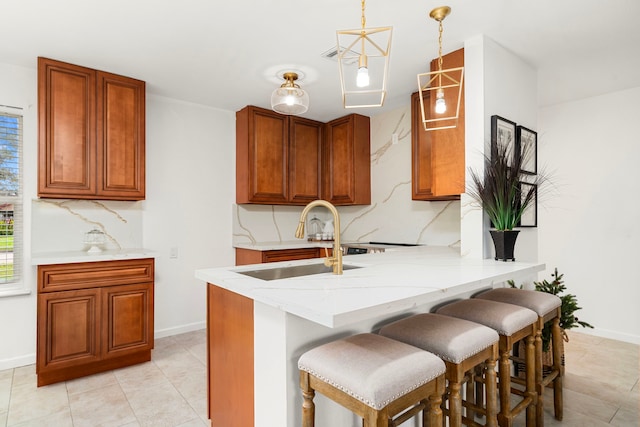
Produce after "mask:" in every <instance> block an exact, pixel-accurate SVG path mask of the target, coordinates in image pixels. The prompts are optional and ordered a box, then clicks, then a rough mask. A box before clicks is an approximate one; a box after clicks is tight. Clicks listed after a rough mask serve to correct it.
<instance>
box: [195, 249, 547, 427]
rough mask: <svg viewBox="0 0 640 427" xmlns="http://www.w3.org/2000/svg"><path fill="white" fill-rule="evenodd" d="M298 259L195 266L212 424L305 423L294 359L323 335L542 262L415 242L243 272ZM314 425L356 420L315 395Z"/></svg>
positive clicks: (472, 289)
mask: <svg viewBox="0 0 640 427" xmlns="http://www.w3.org/2000/svg"><path fill="white" fill-rule="evenodd" d="M321 263H322V260H318V259H315V260H302V261H290V262H280V263H272V264H260V265H251V266H242V267H229V268H211V269H202V270H197V271H196V273H195V275H196V277H197V278H198V279H200V280H203V281H204V282H206V283H207V284H208V285H207V328H208V346H209V347H208V364H207V365H208V372H209V416H210V418H211V420H212V423H211V425H212V426H214V427H215V426H228V425H237V426H242V427H244V426H252V425H255V426H257V427H270V426H289V427H294V426H299V425H301V405H302V397H301V395H300V391H299V385H298V382H299V377H298V369H297V360H298V358H299V357H300V355H301V354H302V353H304V352H305V351H307V350H309V349H311V348H313V347H316V346H318V345H320V344H322V343H325V342H328V341H331V340H334V339H337V338H340V337H344V336H347V335H351V334H355V333H358V332H363V331H367V332H369V331H372V330H376V329H378V328H379V327H380V326H381V325H383V324H385V323H388V322H390V321H392V320H395V319H397V318H400V317H404V316H407V315H408V314H410V313H416V312H425V311H430V310H431V309H432V308H433V307H435V306H437V305H439V304H442V303H444V302H445V301H451V300H454V299H457V298H464V297H468V296H470V295H472V294H474V293H476V292H478V291H479V290H481V289H486V288H491V287H494V286H501V284H502V283H503V282H505V281H506V280H509V279H514V280H515V281H516V282H518V283H520V282H522V281H531V280H535V279H537V276H536V274H537V273H538V272H539V271H541V270H543V269H544V264H531V263H521V262H497V261H494V260H493V259H485V260H481V259H466V258H463V257H460V255H459V251H458V250H457V249H453V248H448V247H428V246H421V247H413V248H406V249H401V250H396V251H391V252H386V253H374V254H366V255H352V256H345V257H344V265H345V271H344V274H343V275H333V274H331V273H323V274H315V275H308V276H299V277H290V278H287V279H279V280H261V279H257V278H254V277H250V276H247V275H245V274H242V272H247V271H250V270H251V271H255V270H270V269H274V268H280V267H287V266H301V265H310V264H321ZM316 408H317V413H316V416H317V422H318V425H335V426H338V425H340V426H342V425H345V426H348V425H358V424H357V422H356V421H355V420H354V418H353V415H352V414H351V413H350V412H349V411H346V410H344V409H343V408H341V407H339V406H338V405H336V404H334V403H333V402H331V401H330V400H328V399H325V398H324V397H323V396H320V395H318V396H317V397H316Z"/></svg>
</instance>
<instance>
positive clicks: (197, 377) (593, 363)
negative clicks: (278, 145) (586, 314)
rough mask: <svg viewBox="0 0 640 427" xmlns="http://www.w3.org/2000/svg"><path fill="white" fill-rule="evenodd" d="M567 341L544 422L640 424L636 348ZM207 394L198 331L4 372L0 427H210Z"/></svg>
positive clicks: (589, 339) (586, 338) (580, 338)
mask: <svg viewBox="0 0 640 427" xmlns="http://www.w3.org/2000/svg"><path fill="white" fill-rule="evenodd" d="M569 336H570V341H569V342H568V343H567V344H566V346H565V354H566V364H567V366H566V375H565V388H564V420H563V421H562V422H560V421H557V420H555V419H554V418H553V415H552V411H553V409H552V405H551V404H550V403H551V402H552V401H553V394H552V392H551V390H549V391H548V392H547V394H546V395H545V396H546V402H548V403H549V404H548V405H546V407H545V412H546V417H545V425H546V426H549V427H553V426H563V427H582V426H589V427H591V426H594V427H599V426H601V427H604V426H619V427H637V426H640V415H639V413H640V405H639V404H640V385H639V384H638V380H639V376H640V365H639V363H640V362H639V356H640V351H639V346H637V345H633V344H628V343H624V342H620V341H613V340H608V339H604V338H598V337H594V336H590V335H586V334H582V333H579V332H574V331H569ZM206 396H207V386H206V337H205V331H204V330H201V331H195V332H189V333H186V334H182V335H176V336H173V337H167V338H161V339H158V340H156V348H155V350H154V351H153V356H152V361H151V362H148V363H144V364H141V365H137V366H132V367H129V368H124V369H118V370H115V371H112V372H107V373H103V374H98V375H93V376H90V377H86V378H81V379H77V380H73V381H67V382H64V383H59V384H52V385H49V386H45V387H40V388H37V387H36V377H35V368H34V366H33V365H31V366H25V367H21V368H16V369H9V370H6V371H0V426H11V427H14V426H20V427H24V426H33V427H35V426H37V427H40V426H47V427H66V426H72V427H80V426H90V427H96V426H123V427H135V426H167V427H177V426H182V427H192V426H193V427H196V426H207V425H209V422H208V420H207V403H206ZM523 415H524V414H522V415H521V416H519V417H518V418H517V419H516V423H515V424H516V426H524V424H525V423H524V417H523ZM230 427H233V426H230ZM274 427H284V426H274ZM336 427H337V426H336Z"/></svg>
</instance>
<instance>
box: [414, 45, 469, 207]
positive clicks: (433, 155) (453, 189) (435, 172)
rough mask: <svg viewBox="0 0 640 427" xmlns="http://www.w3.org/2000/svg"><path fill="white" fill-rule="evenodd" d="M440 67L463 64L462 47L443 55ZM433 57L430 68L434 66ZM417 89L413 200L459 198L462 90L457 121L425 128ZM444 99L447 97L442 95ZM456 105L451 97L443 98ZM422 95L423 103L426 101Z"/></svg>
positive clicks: (461, 187)
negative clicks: (448, 125)
mask: <svg viewBox="0 0 640 427" xmlns="http://www.w3.org/2000/svg"><path fill="white" fill-rule="evenodd" d="M442 59H443V68H453V67H462V66H464V49H460V50H457V51H455V52H451V53H450V54H447V55H444V56H443V57H442ZM435 61H436V60H434V61H432V62H431V70H432V71H435V70H436V69H437V63H436V62H435ZM419 96H420V93H419V92H416V93H414V94H413V95H412V96H411V160H412V199H413V200H459V199H460V194H462V193H464V191H465V183H464V176H465V159H464V156H465V141H464V139H465V126H464V91H463V94H462V99H461V100H460V116H459V118H458V125H457V126H456V127H455V128H453V129H442V130H435V131H429V132H427V131H425V130H424V127H423V125H422V116H421V113H420V98H419ZM445 100H446V99H445ZM446 101H447V104H448V105H455V104H454V102H453V100H446ZM429 104H430V103H429V100H428V99H425V105H429Z"/></svg>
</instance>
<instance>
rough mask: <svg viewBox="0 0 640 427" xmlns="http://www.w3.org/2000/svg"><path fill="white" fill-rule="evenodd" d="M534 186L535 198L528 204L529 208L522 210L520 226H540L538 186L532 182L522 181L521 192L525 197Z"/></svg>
mask: <svg viewBox="0 0 640 427" xmlns="http://www.w3.org/2000/svg"><path fill="white" fill-rule="evenodd" d="M532 187H533V200H532V201H531V203H530V204H529V206H527V208H526V209H525V210H524V212H522V216H521V217H520V223H519V224H518V227H537V226H538V186H537V185H536V184H530V183H528V182H522V181H520V192H521V194H522V197H523V199H524V196H525V195H526V194H527V193H528V192H529V191H530V190H531V189H532Z"/></svg>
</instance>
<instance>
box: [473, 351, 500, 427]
mask: <svg viewBox="0 0 640 427" xmlns="http://www.w3.org/2000/svg"><path fill="white" fill-rule="evenodd" d="M484 376H485V379H486V380H485V383H484V384H481V385H483V386H484V387H485V388H486V393H485V395H486V396H487V403H486V408H487V417H486V419H487V424H486V425H487V427H495V426H496V422H495V420H496V419H497V414H496V412H497V408H498V402H497V397H496V396H497V395H498V391H497V387H496V362H495V360H487V361H486V362H485V364H484ZM480 399H482V395H481V396H480ZM476 404H477V403H476Z"/></svg>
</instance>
